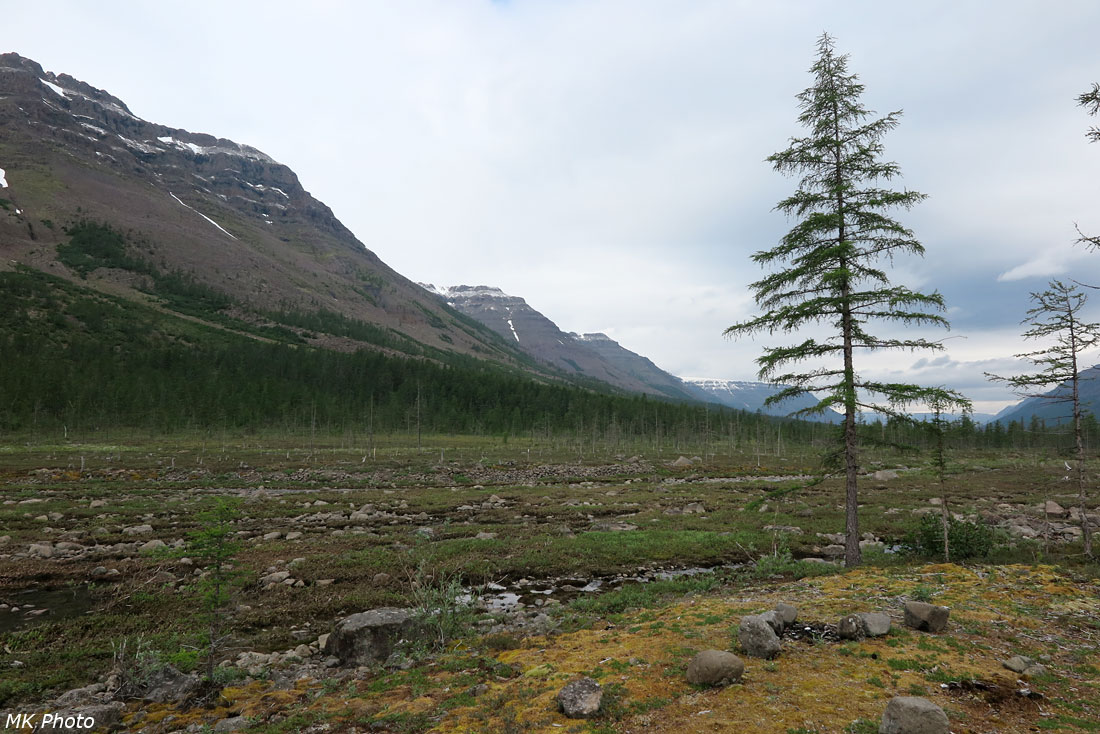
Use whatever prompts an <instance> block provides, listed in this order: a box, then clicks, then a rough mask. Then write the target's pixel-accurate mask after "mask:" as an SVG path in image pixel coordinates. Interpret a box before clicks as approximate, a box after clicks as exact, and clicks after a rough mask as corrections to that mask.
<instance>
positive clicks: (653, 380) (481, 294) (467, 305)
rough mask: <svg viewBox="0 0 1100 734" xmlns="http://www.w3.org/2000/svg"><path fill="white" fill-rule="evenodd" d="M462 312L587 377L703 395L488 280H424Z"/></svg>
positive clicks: (656, 391)
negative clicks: (440, 283) (567, 327)
mask: <svg viewBox="0 0 1100 734" xmlns="http://www.w3.org/2000/svg"><path fill="white" fill-rule="evenodd" d="M420 285H421V286H422V287H423V288H425V289H426V290H428V291H430V292H431V293H434V294H436V295H437V296H439V297H440V298H441V299H443V300H444V301H445V302H446V303H447V305H449V306H451V307H452V308H454V309H455V310H457V311H458V312H459V313H462V314H465V315H466V316H469V317H471V318H473V319H474V320H476V321H478V322H480V323H482V324H484V325H485V326H488V327H489V328H490V329H492V330H493V331H495V332H496V333H498V334H500V335H501V336H502V337H504V339H505V340H507V341H508V342H510V343H511V344H513V345H514V346H516V347H518V348H519V349H521V350H522V351H524V352H527V353H528V354H529V355H531V356H532V357H534V358H535V359H537V360H539V361H541V362H544V363H546V364H550V365H553V366H554V367H557V368H558V369H560V370H562V371H564V372H566V373H567V374H571V375H577V376H580V377H587V378H591V379H594V380H599V381H601V382H605V383H608V384H610V385H614V386H615V387H618V388H621V389H623V390H627V391H629V392H639V393H649V394H651V395H664V396H666V397H670V398H675V399H678V400H700V399H704V398H703V396H701V395H699V394H698V393H697V392H695V391H693V390H692V389H690V388H688V387H686V386H685V385H684V384H683V382H681V381H680V379H679V378H678V377H674V376H673V375H670V374H669V373H667V372H665V371H664V370H662V369H661V368H659V367H657V365H655V364H653V362H651V361H649V360H648V359H646V358H645V357H643V356H641V355H639V354H635V353H634V352H631V351H630V350H628V349H625V348H623V347H622V346H621V345H620V344H619V343H618V342H616V341H614V340H613V339H611V338H610V337H608V336H606V335H605V334H584V335H578V334H573V333H566V332H564V331H562V330H561V329H559V328H558V325H557V324H555V323H554V322H553V321H551V320H550V319H549V318H547V317H546V316H545V315H543V314H542V313H540V312H538V311H536V310H535V309H534V308H532V307H531V306H530V305H528V303H527V301H525V300H524V299H523V298H520V297H519V296H512V295H509V294H507V293H505V292H504V291H502V290H501V289H499V288H493V287H490V286H485V285H478V286H469V285H457V286H449V287H437V286H434V285H432V284H430V283H421V284H420Z"/></svg>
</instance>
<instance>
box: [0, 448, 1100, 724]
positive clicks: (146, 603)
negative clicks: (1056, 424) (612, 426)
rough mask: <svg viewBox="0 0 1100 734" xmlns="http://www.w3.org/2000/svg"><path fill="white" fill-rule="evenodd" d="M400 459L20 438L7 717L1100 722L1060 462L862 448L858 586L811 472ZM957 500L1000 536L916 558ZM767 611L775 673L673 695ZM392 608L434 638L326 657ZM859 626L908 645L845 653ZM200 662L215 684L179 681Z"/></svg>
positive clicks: (12, 510)
mask: <svg viewBox="0 0 1100 734" xmlns="http://www.w3.org/2000/svg"><path fill="white" fill-rule="evenodd" d="M415 446H416V438H415V436H414V437H413V438H412V440H411V446H410V441H409V440H408V439H393V440H392V441H390V442H389V443H382V444H381V445H380V446H378V447H375V448H374V449H373V450H371V451H369V452H368V451H365V450H363V449H362V448H352V447H348V446H346V445H341V442H340V441H339V440H333V441H331V442H330V443H329V444H327V445H326V444H325V443H324V442H323V441H322V442H320V443H318V444H314V445H313V446H312V448H302V447H301V443H300V442H299V443H297V444H294V443H293V442H291V441H287V440H282V441H280V440H275V439H271V440H266V439H263V438H257V437H248V438H238V439H236V440H222V441H221V442H220V443H219V444H218V445H217V448H216V449H211V448H210V445H208V441H207V440H206V439H205V438H203V439H197V438H193V439H181V440H178V441H171V442H170V441H166V440H153V439H144V440H133V441H129V442H124V443H123V442H119V443H111V444H106V443H103V444H92V443H83V444H81V443H75V442H74V443H58V444H51V445H45V444H42V443H34V442H28V443H24V444H19V445H11V444H9V445H8V446H6V447H5V448H4V450H3V453H2V454H0V466H2V467H3V477H2V479H3V489H2V492H3V494H2V500H0V502H2V504H0V642H2V647H0V673H2V675H0V709H2V713H3V714H4V715H6V714H7V713H19V712H28V711H46V710H52V709H56V708H57V707H58V706H68V707H69V708H71V709H73V710H84V711H91V710H96V711H101V712H102V714H101V715H102V716H103V717H105V718H104V719H103V720H104V721H107V720H109V721H110V722H112V723H111V727H113V728H115V729H117V730H124V731H145V732H149V733H150V734H153V733H154V732H171V731H190V732H198V731H207V730H209V731H235V730H242V731H268V732H290V731H306V730H308V731H318V732H320V731H332V732H351V731H359V732H375V731H392V732H413V731H485V732H508V731H559V730H561V731H575V732H586V731H603V732H611V731H622V732H626V731H738V732H775V731H777V732H864V731H866V732H872V731H877V726H878V723H877V722H878V720H879V718H880V717H881V716H882V711H883V708H884V707H885V706H886V703H887V702H888V701H889V700H890V699H891V698H892V697H894V696H921V697H927V698H929V699H930V700H932V701H934V702H935V703H936V704H937V705H939V706H941V707H942V708H943V709H944V710H945V711H946V712H947V715H948V716H949V718H950V720H951V722H952V730H953V731H971V732H1026V731H1045V730H1051V731H1057V730H1063V731H1098V730H1100V705H1098V704H1097V701H1100V668H1098V665H1100V663H1098V662H1097V660H1100V597H1098V590H1100V582H1098V580H1097V566H1096V564H1095V563H1090V562H1089V561H1088V559H1086V558H1084V557H1083V555H1082V552H1081V543H1080V530H1079V528H1078V527H1077V523H1076V520H1075V518H1077V517H1078V515H1077V514H1076V513H1079V512H1080V509H1079V508H1078V507H1077V506H1076V503H1075V497H1076V494H1075V487H1072V486H1070V485H1071V483H1069V482H1066V481H1064V480H1063V475H1064V471H1063V461H1062V459H1061V458H1060V457H1059V456H1056V455H1054V454H1053V453H1052V454H1050V455H1047V454H1043V453H1040V452H1035V453H1029V452H999V453H992V452H990V453H989V454H982V453H979V452H974V453H973V454H970V455H961V456H959V457H957V458H958V460H957V462H956V464H957V468H956V469H955V471H953V473H952V474H951V476H949V477H948V480H947V485H946V487H945V488H941V486H940V485H939V483H938V480H937V479H936V478H935V475H934V472H933V471H932V470H931V469H930V467H928V466H926V465H923V464H921V463H920V461H921V460H920V458H919V457H913V456H900V455H888V454H882V455H879V456H876V457H874V459H875V460H874V461H868V467H867V474H866V475H865V476H864V477H863V478H862V480H861V490H860V491H861V496H860V497H861V509H860V520H861V530H862V531H863V543H862V544H861V545H862V547H863V553H864V564H863V566H861V567H860V568H857V569H851V570H845V569H844V568H843V567H842V566H841V560H842V556H843V547H842V544H843V536H842V535H841V533H842V532H843V529H844V514H843V512H844V511H843V488H842V484H841V483H840V482H839V481H837V480H826V481H825V482H823V483H821V484H818V485H815V486H805V485H806V484H807V481H806V478H807V477H808V476H809V474H810V472H811V471H812V466H811V465H810V464H809V463H808V462H807V461H806V460H804V459H802V458H799V457H795V456H790V457H787V460H783V459H781V458H778V457H764V458H763V459H762V458H761V457H759V456H738V455H731V456H722V455H714V454H708V453H707V452H706V451H700V452H699V453H701V454H703V455H704V457H705V458H703V457H700V456H695V455H694V454H693V453H692V452H684V454H683V455H682V456H683V458H684V461H680V462H677V460H678V459H679V458H680V457H681V454H680V453H679V452H677V451H675V450H670V449H668V448H666V449H665V450H663V451H661V452H659V453H658V452H657V451H654V450H652V449H651V448H650V449H648V450H647V448H646V447H631V449H632V450H629V451H617V450H616V449H614V448H609V449H606V450H604V451H602V452H598V453H595V454H592V453H591V452H590V455H587V456H585V455H578V454H577V453H576V452H575V451H572V450H571V451H568V452H566V451H563V450H561V449H556V448H555V447H553V446H539V445H537V444H534V443H531V444H527V443H522V442H513V443H512V444H508V443H505V442H503V441H500V440H490V439H484V440H480V441H479V440H473V439H450V438H445V437H433V438H432V439H431V440H430V442H429V441H425V442H424V446H425V447H424V448H422V449H421V450H417V449H416V448H415ZM428 446H431V448H428ZM616 448H618V447H616ZM676 463H679V464H680V466H675V465H674V464H676ZM803 464H805V465H803ZM944 489H946V494H947V496H948V502H949V508H950V512H951V513H952V515H953V516H954V517H955V518H956V520H957V521H958V522H959V523H960V527H963V528H978V529H980V532H981V537H982V538H984V539H985V540H984V541H983V543H984V545H982V544H978V545H980V547H977V546H975V547H976V548H977V550H978V551H980V553H976V554H975V555H974V557H971V558H961V557H960V558H958V559H957V560H958V562H957V563H950V564H945V563H941V562H940V560H941V559H939V558H936V557H934V555H929V554H927V553H925V554H923V555H922V554H921V553H920V552H919V551H920V548H919V547H917V546H919V543H918V542H917V541H916V540H915V538H916V535H915V533H917V531H918V530H919V528H920V523H921V518H922V517H925V516H930V517H935V518H939V517H940V513H941V507H942V505H941V502H942V499H941V497H942V495H943V493H944ZM217 507H222V508H223V509H224V510H225V512H226V513H228V514H224V515H223V516H222V517H221V520H220V521H218V522H221V523H222V524H223V525H224V528H225V530H226V532H225V534H224V538H225V540H226V543H227V545H226V548H227V551H228V552H227V554H226V555H225V557H224V558H223V561H224V569H222V570H223V571H225V573H224V578H225V582H226V589H228V594H227V595H226V596H224V597H223V598H222V600H221V601H218V602H217V603H214V604H211V603H210V602H209V601H208V599H207V598H206V597H204V594H205V593H207V592H208V587H209V584H207V583H205V582H207V581H209V580H210V579H211V578H220V576H219V575H218V573H219V572H216V571H215V569H214V567H213V566H212V565H211V562H210V561H209V557H210V556H209V555H203V552H204V551H203V548H202V547H200V546H199V545H196V543H197V540H196V538H198V537H199V536H200V535H201V533H202V531H203V530H204V529H206V530H209V529H210V523H211V522H214V521H212V520H211V519H210V518H211V517H214V516H213V515H211V514H210V512H211V510H212V509H215V508H217ZM1085 511H1086V512H1088V513H1090V514H1095V513H1097V509H1096V506H1095V505H1091V506H1090V507H1087V508H1085ZM1098 519H1100V518H1098ZM1094 527H1095V525H1094ZM975 532H977V531H975ZM960 542H961V543H962V544H961V545H960V546H959V548H958V552H959V554H960V556H961V555H965V554H966V553H967V552H968V546H967V545H966V543H967V542H968V541H966V540H965V538H964V539H963V540H962V541H960ZM207 550H208V549H207ZM970 550H973V549H970ZM912 600H917V601H928V602H932V603H934V604H936V605H942V606H945V607H948V608H949V609H950V615H951V616H950V622H949V623H948V626H947V627H946V629H945V630H943V631H942V632H939V633H936V634H929V633H925V632H917V631H913V630H911V629H909V628H907V627H906V626H905V625H903V624H902V619H903V607H904V605H905V604H906V602H908V601H912ZM779 603H787V604H791V605H793V606H795V607H797V609H798V622H797V623H796V625H795V627H794V628H793V629H794V630H795V631H794V632H792V631H791V630H790V629H788V630H787V632H786V634H785V635H783V636H782V652H781V654H779V656H778V657H775V658H773V659H756V658H753V657H751V656H747V657H745V658H744V659H745V673H744V676H743V677H742V678H741V680H740V681H739V682H738V683H736V684H734V685H731V686H728V687H716V688H706V687H702V686H699V685H695V684H692V683H689V682H687V681H686V680H685V676H684V671H685V669H686V667H687V665H688V662H689V660H691V659H692V656H693V655H694V654H695V653H697V652H699V651H701V650H705V649H709V648H715V649H718V650H730V651H733V652H737V653H738V654H742V653H741V652H740V648H739V642H738V624H739V621H740V620H742V619H743V618H745V617H746V616H747V615H751V614H757V613H760V612H763V611H766V610H768V609H772V608H774V607H775V606H776V605H777V604H779ZM387 608H388V609H399V610H400V609H404V610H411V611H412V613H413V614H414V616H416V615H419V617H418V618H419V619H420V621H421V623H422V624H421V625H420V626H419V627H417V632H415V633H406V634H405V635H404V638H403V639H404V641H403V642H401V643H399V644H397V645H396V646H395V647H394V649H393V650H392V651H390V650H387V653H389V654H387V655H386V656H385V657H384V658H382V659H379V660H377V661H376V662H374V663H370V664H367V663H364V662H363V661H358V662H353V663H349V662H348V661H347V660H346V659H344V658H343V657H341V655H340V654H335V653H334V650H333V646H332V645H331V644H328V638H329V636H330V634H331V633H332V632H333V630H334V628H335V627H336V625H337V623H338V622H340V620H342V619H344V618H347V617H348V616H349V615H355V614H357V613H360V612H365V611H368V610H376V609H387ZM856 612H884V613H886V614H887V615H889V616H890V617H891V618H892V619H893V622H894V624H893V626H892V628H891V631H890V632H889V634H887V635H885V636H882V637H867V638H866V639H856V640H849V641H845V640H840V639H838V637H837V629H838V622H839V620H841V618H842V617H844V616H845V615H848V614H852V613H856ZM212 623H213V626H212ZM215 628H216V630H217V631H216V633H213V634H212V633H211V630H214V629H215ZM212 638H213V639H215V644H214V645H213V646H211V645H210V640H211V639H212ZM211 650H213V653H214V657H215V658H216V659H214V660H213V661H212V662H213V664H214V665H215V666H216V675H215V676H214V678H215V679H216V680H217V681H218V684H217V686H216V690H209V686H207V687H205V688H201V687H198V686H196V685H195V681H196V680H197V678H198V677H199V676H200V675H201V674H202V672H203V670H204V666H206V664H207V657H209V655H210V652H211ZM1014 656H1022V657H1023V658H1026V659H1027V660H1029V661H1032V662H1035V663H1036V664H1037V665H1039V667H1038V668H1031V669H1029V672H1026V673H1024V672H1013V671H1012V670H1010V669H1009V668H1008V667H1006V666H1005V661H1007V660H1010V659H1011V658H1013V657H1014ZM582 676H583V677H589V678H592V679H593V680H596V681H598V682H599V684H600V685H601V686H602V689H603V696H604V698H603V705H602V706H601V708H600V712H599V714H598V715H596V716H594V717H593V718H588V719H571V718H567V717H566V716H564V715H563V714H562V713H561V712H560V711H559V709H558V706H557V703H556V699H555V695H556V694H557V693H558V691H559V690H560V689H561V688H562V687H563V686H564V685H565V684H566V683H568V682H569V681H571V680H574V679H576V678H578V677H582ZM200 688H201V690H200ZM1022 691H1023V693H1022ZM51 707H52V708H51ZM81 707H83V708H81ZM97 707H98V708H97ZM104 730H106V729H104Z"/></svg>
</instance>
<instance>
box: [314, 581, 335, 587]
mask: <svg viewBox="0 0 1100 734" xmlns="http://www.w3.org/2000/svg"><path fill="white" fill-rule="evenodd" d="M315 583H316V585H317V586H332V585H333V584H335V583H336V579H317V581H316V582H315Z"/></svg>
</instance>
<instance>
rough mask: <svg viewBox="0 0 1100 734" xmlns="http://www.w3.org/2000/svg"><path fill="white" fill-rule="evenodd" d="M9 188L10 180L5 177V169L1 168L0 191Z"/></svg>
mask: <svg viewBox="0 0 1100 734" xmlns="http://www.w3.org/2000/svg"><path fill="white" fill-rule="evenodd" d="M7 187H8V179H7V178H5V177H4V169H3V168H0V189H6V188H7Z"/></svg>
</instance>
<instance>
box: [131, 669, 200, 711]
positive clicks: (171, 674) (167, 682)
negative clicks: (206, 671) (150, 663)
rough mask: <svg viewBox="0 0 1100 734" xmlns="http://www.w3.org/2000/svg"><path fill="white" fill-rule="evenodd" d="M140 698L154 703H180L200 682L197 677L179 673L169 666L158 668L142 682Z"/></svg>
mask: <svg viewBox="0 0 1100 734" xmlns="http://www.w3.org/2000/svg"><path fill="white" fill-rule="evenodd" d="M144 684H145V692H144V694H143V695H142V698H143V699H144V700H146V701H152V702H154V703H180V702H182V701H183V700H185V699H186V698H188V697H189V696H190V695H191V694H192V693H194V692H195V691H197V690H198V689H199V687H200V686H201V685H202V681H201V680H200V679H199V677H198V676H197V675H193V674H187V673H181V672H180V671H178V670H176V669H175V667H173V666H171V665H165V666H164V667H163V668H158V669H157V670H156V671H155V672H153V673H151V674H149V676H148V678H147V679H146V680H145V681H144Z"/></svg>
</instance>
